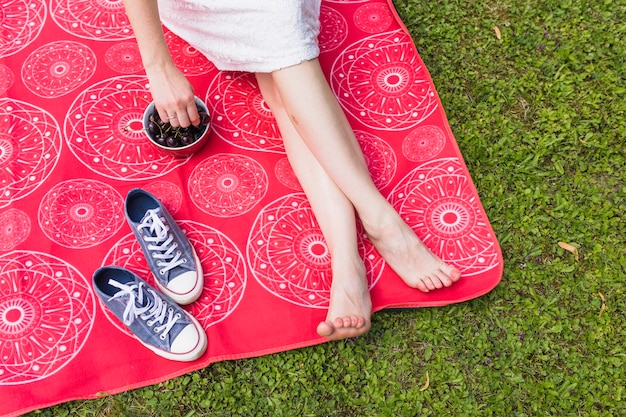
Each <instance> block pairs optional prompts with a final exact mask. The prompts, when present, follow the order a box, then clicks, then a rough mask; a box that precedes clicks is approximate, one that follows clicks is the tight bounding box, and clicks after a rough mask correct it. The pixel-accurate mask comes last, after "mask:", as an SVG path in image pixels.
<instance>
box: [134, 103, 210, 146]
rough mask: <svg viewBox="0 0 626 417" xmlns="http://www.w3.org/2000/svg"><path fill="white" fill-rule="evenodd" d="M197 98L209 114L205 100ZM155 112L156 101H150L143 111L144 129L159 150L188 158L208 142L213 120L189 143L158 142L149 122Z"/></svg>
mask: <svg viewBox="0 0 626 417" xmlns="http://www.w3.org/2000/svg"><path fill="white" fill-rule="evenodd" d="M195 100H196V105H197V106H198V107H200V108H201V109H202V110H203V111H205V112H206V114H209V109H208V108H207V106H206V105H205V104H204V102H203V101H202V100H200V99H199V98H198V97H195ZM153 112H154V102H152V103H150V105H149V106H148V107H147V108H146V110H145V111H144V113H143V131H144V132H145V134H146V136H147V138H148V140H149V141H150V143H151V144H152V145H153V146H154V147H155V148H156V149H157V150H159V152H161V153H163V154H165V155H170V156H175V157H179V158H186V157H188V156H190V155H192V154H193V153H195V152H197V151H199V150H200V148H202V147H203V146H204V145H205V144H206V142H207V140H208V138H209V133H210V131H211V122H209V123H208V124H207V125H206V126H205V127H204V131H203V132H202V134H201V135H200V137H199V138H198V139H196V140H195V141H193V143H191V144H189V145H186V146H179V147H169V146H165V145H161V144H159V143H157V142H156V141H155V140H154V138H153V137H152V135H151V134H150V132H148V124H149V123H150V116H151V115H152V113H153Z"/></svg>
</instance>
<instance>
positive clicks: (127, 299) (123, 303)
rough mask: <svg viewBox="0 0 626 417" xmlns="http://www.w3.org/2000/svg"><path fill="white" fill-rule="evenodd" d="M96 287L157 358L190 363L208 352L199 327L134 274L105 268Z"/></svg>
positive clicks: (95, 278)
mask: <svg viewBox="0 0 626 417" xmlns="http://www.w3.org/2000/svg"><path fill="white" fill-rule="evenodd" d="M93 284H94V288H95V290H96V294H97V295H98V297H99V298H100V299H101V300H102V302H103V303H104V305H105V306H106V307H107V308H108V309H109V310H111V312H113V314H115V316H116V317H117V318H118V319H120V320H121V321H122V323H124V324H125V325H126V326H127V327H128V329H129V330H130V331H131V332H132V333H133V334H134V335H135V337H136V338H137V339H138V340H139V341H140V342H141V343H142V344H143V345H144V346H146V347H147V348H148V349H150V350H152V351H153V352H154V353H156V354H157V355H159V356H162V357H164V358H166V359H171V360H175V361H185V362H187V361H193V360H196V359H198V358H199V357H200V356H202V355H203V354H204V352H205V351H206V348H207V336H206V333H205V332H204V329H203V328H202V326H201V325H200V323H198V321H197V320H196V319H195V318H194V317H193V316H192V315H190V314H189V313H187V312H186V311H185V310H183V309H182V308H181V307H180V306H179V305H178V304H176V303H175V302H174V301H172V300H170V299H169V298H167V297H166V296H164V295H163V294H161V293H159V292H158V291H157V290H156V289H155V288H153V287H151V286H150V285H149V284H148V283H147V282H145V281H144V280H142V279H141V278H139V277H138V276H137V275H136V274H134V273H133V272H131V271H129V270H127V269H124V268H120V267H117V266H104V267H102V268H99V269H98V270H97V271H96V272H95V273H94V275H93Z"/></svg>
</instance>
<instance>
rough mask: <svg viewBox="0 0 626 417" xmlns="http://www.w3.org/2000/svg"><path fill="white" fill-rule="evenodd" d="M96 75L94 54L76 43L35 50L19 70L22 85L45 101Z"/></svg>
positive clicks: (51, 43) (54, 43)
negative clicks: (20, 71) (20, 70)
mask: <svg viewBox="0 0 626 417" xmlns="http://www.w3.org/2000/svg"><path fill="white" fill-rule="evenodd" d="M95 71H96V54H95V53H94V52H93V51H92V50H91V49H90V48H89V47H88V46H86V45H84V44H82V43H79V42H71V41H58V42H50V43H48V44H46V45H42V46H40V47H39V48H37V49H35V50H34V51H33V52H32V53H31V54H30V55H29V56H28V57H27V58H26V61H25V62H24V65H23V66H22V81H23V82H24V85H25V86H26V88H28V89H29V90H30V91H31V92H32V93H33V94H36V95H38V96H40V97H44V98H55V97H59V96H62V95H65V94H67V93H69V92H71V91H73V90H75V89H77V88H78V87H79V86H81V85H82V84H83V83H85V81H87V80H88V79H89V78H91V76H93V74H94V73H95Z"/></svg>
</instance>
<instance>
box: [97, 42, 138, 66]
mask: <svg viewBox="0 0 626 417" xmlns="http://www.w3.org/2000/svg"><path fill="white" fill-rule="evenodd" d="M104 62H105V63H106V64H107V65H108V66H109V68H111V69H112V70H113V71H116V72H120V73H122V74H134V73H136V72H139V71H142V70H143V64H142V62H141V55H140V54H139V46H137V43H136V42H118V43H116V44H115V45H113V46H111V47H110V48H109V49H107V51H106V53H105V54H104Z"/></svg>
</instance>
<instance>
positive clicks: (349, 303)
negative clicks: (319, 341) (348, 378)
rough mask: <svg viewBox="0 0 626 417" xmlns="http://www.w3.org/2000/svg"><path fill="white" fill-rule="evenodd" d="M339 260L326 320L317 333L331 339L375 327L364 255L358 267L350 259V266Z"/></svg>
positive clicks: (335, 265) (318, 327) (335, 264)
mask: <svg viewBox="0 0 626 417" xmlns="http://www.w3.org/2000/svg"><path fill="white" fill-rule="evenodd" d="M338 263H339V262H335V261H333V282H332V285H331V289H330V306H329V308H328V314H327V315H326V321H323V322H320V324H319V325H318V326H317V333H318V334H319V335H320V336H322V337H325V338H327V339H329V340H340V339H346V338H349V337H356V336H361V335H363V334H365V333H367V331H368V330H369V329H370V327H371V326H372V324H371V321H370V317H371V315H372V301H371V298H370V292H369V287H368V284H367V278H366V276H365V265H363V262H362V261H361V260H360V258H359V260H358V265H356V267H355V266H353V265H354V262H348V267H343V266H340V265H338ZM350 264H352V265H350Z"/></svg>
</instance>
